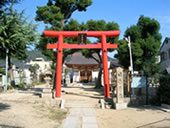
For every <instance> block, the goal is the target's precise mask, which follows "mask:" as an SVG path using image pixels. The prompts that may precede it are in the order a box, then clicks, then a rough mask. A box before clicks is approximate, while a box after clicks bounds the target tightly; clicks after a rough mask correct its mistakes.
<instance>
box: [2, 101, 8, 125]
mask: <svg viewBox="0 0 170 128" xmlns="http://www.w3.org/2000/svg"><path fill="white" fill-rule="evenodd" d="M9 108H10V105H8V104H3V103H0V112H1V111H3V110H7V109H9ZM0 128H1V127H0Z"/></svg>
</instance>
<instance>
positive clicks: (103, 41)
mask: <svg viewBox="0 0 170 128" xmlns="http://www.w3.org/2000/svg"><path fill="white" fill-rule="evenodd" d="M79 34H85V35H86V36H87V37H100V38H101V43H97V44H67V43H64V42H63V40H64V37H78V35H79ZM119 34H120V31H44V35H45V36H48V37H58V42H57V43H54V44H47V49H57V64H56V66H57V67H56V98H60V97H61V73H62V56H63V49H64V48H72V49H102V58H103V70H104V72H103V73H104V75H103V76H104V94H105V97H106V98H109V97H110V90H109V74H108V58H107V49H108V48H109V49H115V48H117V44H110V43H107V42H106V39H107V37H115V36H119Z"/></svg>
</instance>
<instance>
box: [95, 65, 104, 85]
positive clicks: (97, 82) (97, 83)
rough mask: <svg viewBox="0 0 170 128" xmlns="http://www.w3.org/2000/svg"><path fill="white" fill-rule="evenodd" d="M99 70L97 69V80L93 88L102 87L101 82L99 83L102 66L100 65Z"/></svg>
mask: <svg viewBox="0 0 170 128" xmlns="http://www.w3.org/2000/svg"><path fill="white" fill-rule="evenodd" d="M99 65H100V69H99V73H98V78H97V81H96V83H95V88H101V87H102V82H101V78H102V70H103V68H102V64H101V63H100V64H99Z"/></svg>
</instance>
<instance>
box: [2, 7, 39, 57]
mask: <svg viewBox="0 0 170 128" xmlns="http://www.w3.org/2000/svg"><path fill="white" fill-rule="evenodd" d="M23 14H24V12H21V13H18V12H17V11H16V10H14V9H13V8H12V7H10V8H8V9H6V11H3V13H2V15H1V18H0V50H1V52H0V54H1V56H3V55H4V53H6V49H8V50H9V53H8V55H9V57H15V58H18V59H22V58H25V57H26V48H27V46H28V45H29V44H31V43H33V42H34V41H35V40H36V34H35V33H36V25H33V24H32V23H28V22H27V21H26V18H25V17H24V16H23Z"/></svg>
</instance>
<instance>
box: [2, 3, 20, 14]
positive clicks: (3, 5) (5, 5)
mask: <svg viewBox="0 0 170 128" xmlns="http://www.w3.org/2000/svg"><path fill="white" fill-rule="evenodd" d="M19 1H20V0H1V1H0V15H1V14H2V13H3V9H4V8H6V7H7V6H8V5H10V4H11V3H12V4H14V3H18V2H19Z"/></svg>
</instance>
